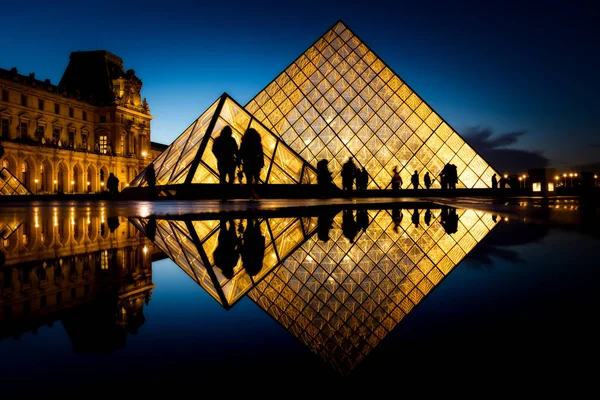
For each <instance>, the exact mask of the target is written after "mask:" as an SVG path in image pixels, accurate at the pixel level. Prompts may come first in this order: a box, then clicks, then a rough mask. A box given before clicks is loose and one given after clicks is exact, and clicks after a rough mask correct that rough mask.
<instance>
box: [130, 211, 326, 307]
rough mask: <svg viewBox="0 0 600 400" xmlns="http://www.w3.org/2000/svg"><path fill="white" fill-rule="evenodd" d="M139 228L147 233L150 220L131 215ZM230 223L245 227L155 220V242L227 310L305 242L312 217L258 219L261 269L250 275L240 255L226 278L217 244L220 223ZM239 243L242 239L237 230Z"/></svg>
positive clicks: (239, 222) (235, 221) (312, 227)
mask: <svg viewBox="0 0 600 400" xmlns="http://www.w3.org/2000/svg"><path fill="white" fill-rule="evenodd" d="M130 221H131V222H132V223H133V225H135V226H136V227H137V228H138V229H139V230H140V231H142V232H143V233H144V234H146V235H148V223H149V219H146V218H131V219H130ZM228 222H232V223H233V224H235V226H236V227H239V226H245V227H247V226H248V223H247V221H246V222H244V220H241V219H233V218H232V219H226V220H223V221H220V220H203V219H191V218H187V219H160V218H158V219H156V220H155V223H156V231H155V232H156V233H155V235H154V244H155V245H157V246H158V248H160V249H161V250H162V251H163V252H164V253H165V254H167V255H168V256H169V258H171V260H173V261H174V262H175V264H177V265H178V266H179V267H180V268H181V269H182V270H184V271H185V272H186V273H187V274H188V275H189V276H190V278H192V279H193V280H194V281H196V283H198V284H199V285H200V286H201V287H202V288H203V289H204V290H206V292H208V293H209V294H210V295H211V296H212V297H213V298H214V299H215V300H216V301H218V302H219V304H221V305H222V306H223V307H225V308H226V309H229V308H231V307H232V306H233V305H234V304H235V303H236V302H237V301H238V300H240V299H241V298H242V297H243V296H244V295H246V293H247V292H248V291H249V290H250V289H251V288H252V287H254V286H255V285H256V283H257V282H259V281H260V280H261V279H262V278H264V277H265V276H266V275H267V274H269V273H270V272H271V271H272V270H273V268H274V267H276V266H277V265H279V264H280V263H281V262H282V261H283V260H285V258H286V257H288V256H289V255H290V254H291V253H292V252H293V251H295V250H296V249H297V248H298V247H299V246H300V245H301V244H302V243H304V242H305V241H306V239H307V237H309V236H310V235H311V234H312V232H314V230H315V223H316V221H315V218H310V217H307V218H299V217H294V218H268V219H266V218H259V219H258V220H257V222H258V223H259V224H260V225H259V228H260V231H261V232H262V236H263V237H264V238H265V251H264V256H263V259H262V261H263V262H262V268H261V269H260V271H259V272H258V273H257V274H256V275H254V276H252V275H250V274H249V273H248V272H247V271H246V269H245V268H244V263H243V258H242V257H239V258H238V261H237V264H236V266H235V268H234V272H233V276H232V277H229V278H228V277H226V276H225V275H224V274H223V272H222V270H221V269H220V268H219V266H218V265H217V264H216V262H215V252H216V251H217V249H218V247H219V244H220V243H219V233H220V231H221V229H222V228H223V224H226V223H228ZM239 239H240V243H241V241H242V240H244V237H243V234H241V233H240V237H239Z"/></svg>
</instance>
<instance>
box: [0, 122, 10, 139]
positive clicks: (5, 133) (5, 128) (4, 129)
mask: <svg viewBox="0 0 600 400" xmlns="http://www.w3.org/2000/svg"><path fill="white" fill-rule="evenodd" d="M8 123H9V121H8V118H2V131H0V133H2V137H5V138H7V137H8V126H9V124H8Z"/></svg>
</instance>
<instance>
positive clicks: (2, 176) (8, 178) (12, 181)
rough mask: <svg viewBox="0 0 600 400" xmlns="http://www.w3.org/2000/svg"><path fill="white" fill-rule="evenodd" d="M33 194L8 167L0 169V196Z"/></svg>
mask: <svg viewBox="0 0 600 400" xmlns="http://www.w3.org/2000/svg"><path fill="white" fill-rule="evenodd" d="M22 194H33V193H31V191H30V190H29V189H27V188H26V187H25V185H23V184H22V183H21V181H20V180H18V179H17V177H16V176H14V175H13V174H12V172H10V171H9V170H8V169H6V168H2V169H0V196H1V195H4V196H12V195H22Z"/></svg>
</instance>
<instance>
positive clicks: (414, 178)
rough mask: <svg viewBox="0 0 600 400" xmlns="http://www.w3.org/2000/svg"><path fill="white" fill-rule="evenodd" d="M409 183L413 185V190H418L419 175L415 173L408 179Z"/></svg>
mask: <svg viewBox="0 0 600 400" xmlns="http://www.w3.org/2000/svg"><path fill="white" fill-rule="evenodd" d="M410 183H411V184H412V185H413V189H415V190H417V189H418V188H419V173H418V172H417V171H415V173H414V174H412V176H411V177H410Z"/></svg>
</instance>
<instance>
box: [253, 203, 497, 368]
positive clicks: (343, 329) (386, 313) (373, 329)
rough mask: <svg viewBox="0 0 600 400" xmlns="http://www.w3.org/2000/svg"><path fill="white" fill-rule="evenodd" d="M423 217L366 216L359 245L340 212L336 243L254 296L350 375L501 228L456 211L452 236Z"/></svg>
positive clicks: (304, 252) (310, 251) (305, 248)
mask: <svg viewBox="0 0 600 400" xmlns="http://www.w3.org/2000/svg"><path fill="white" fill-rule="evenodd" d="M415 212H418V213H420V218H419V220H420V222H419V226H418V227H416V226H415V224H414V221H415V220H414V219H413V217H414V213H415ZM425 212H427V211H426V210H424V209H421V210H401V217H402V220H401V222H400V224H399V226H398V227H397V228H395V226H394V225H395V223H394V221H393V219H392V214H391V213H390V212H389V211H388V210H368V217H369V220H370V223H369V226H368V228H367V229H366V230H365V231H364V232H361V233H359V235H358V236H357V237H356V239H355V241H354V243H350V242H349V241H348V240H347V239H346V238H344V237H342V236H343V231H344V226H343V225H344V221H343V217H342V213H340V214H338V215H337V216H336V217H335V219H334V223H333V229H332V230H331V240H329V241H327V242H324V241H321V240H319V239H317V237H315V236H314V235H313V236H312V237H311V238H309V239H308V240H307V241H306V242H305V243H304V244H303V245H302V246H301V247H300V248H299V249H298V250H296V251H295V252H294V253H293V254H291V255H290V256H289V257H288V258H287V259H286V260H285V261H284V262H283V263H282V264H281V266H279V267H278V268H277V269H274V270H273V272H272V273H271V274H269V275H268V276H267V277H265V279H263V280H262V281H261V282H259V283H258V285H257V286H256V287H255V288H254V289H252V290H251V291H250V292H249V293H248V296H249V297H250V298H251V299H252V300H254V301H255V302H256V303H257V304H258V305H259V306H260V307H261V308H263V309H264V310H265V311H266V312H267V313H269V314H270V315H271V316H272V317H273V318H274V319H275V320H277V321H278V322H279V323H280V324H281V325H282V326H283V327H285V329H287V330H288V331H289V332H291V333H292V334H293V335H294V336H296V337H297V338H298V339H299V340H300V341H301V342H303V343H304V344H305V345H306V346H307V347H308V348H309V349H311V350H312V351H313V352H315V353H316V354H319V355H320V356H321V357H322V358H323V359H324V360H325V361H327V362H329V363H330V364H331V365H332V366H333V367H334V368H336V369H337V370H338V371H339V372H340V373H341V374H342V375H347V374H349V373H350V372H351V371H352V370H353V369H354V368H355V367H356V366H357V365H358V364H359V363H360V361H361V360H363V359H364V357H365V356H367V355H368V354H369V352H370V351H371V350H372V349H373V348H374V347H375V346H377V344H378V343H379V342H380V341H381V340H383V339H384V337H385V336H386V335H387V334H388V333H389V332H390V331H391V330H392V329H393V328H394V327H395V326H396V325H397V324H398V323H399V322H400V321H401V320H402V319H403V318H404V317H405V316H406V315H407V314H408V313H410V312H411V310H412V309H413V308H414V307H415V306H417V305H418V304H419V302H420V301H421V300H423V298H425V296H427V294H428V293H430V292H431V291H432V290H433V289H434V288H435V287H436V286H437V285H438V284H439V283H440V281H441V280H442V279H444V278H445V277H446V276H447V275H448V274H449V273H450V272H451V271H452V270H453V269H454V267H455V266H456V265H457V264H458V263H459V262H461V260H462V259H463V258H464V257H465V256H466V255H467V254H468V253H469V252H470V251H471V250H472V249H473V248H474V247H475V246H476V245H477V244H478V243H479V242H480V241H481V240H482V239H483V238H484V237H485V236H486V235H487V234H488V233H489V232H490V231H491V230H492V229H493V228H494V227H495V225H496V222H494V221H493V219H492V215H491V214H487V213H484V212H478V211H473V210H456V213H457V215H458V218H459V220H458V221H459V222H458V229H457V231H456V232H455V233H452V234H447V233H446V232H445V230H444V227H443V223H442V220H443V218H441V211H440V210H439V209H438V210H433V209H432V210H430V212H431V213H432V216H431V222H430V224H429V225H426V224H425V223H423V219H424V218H423V217H424V213H425Z"/></svg>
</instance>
